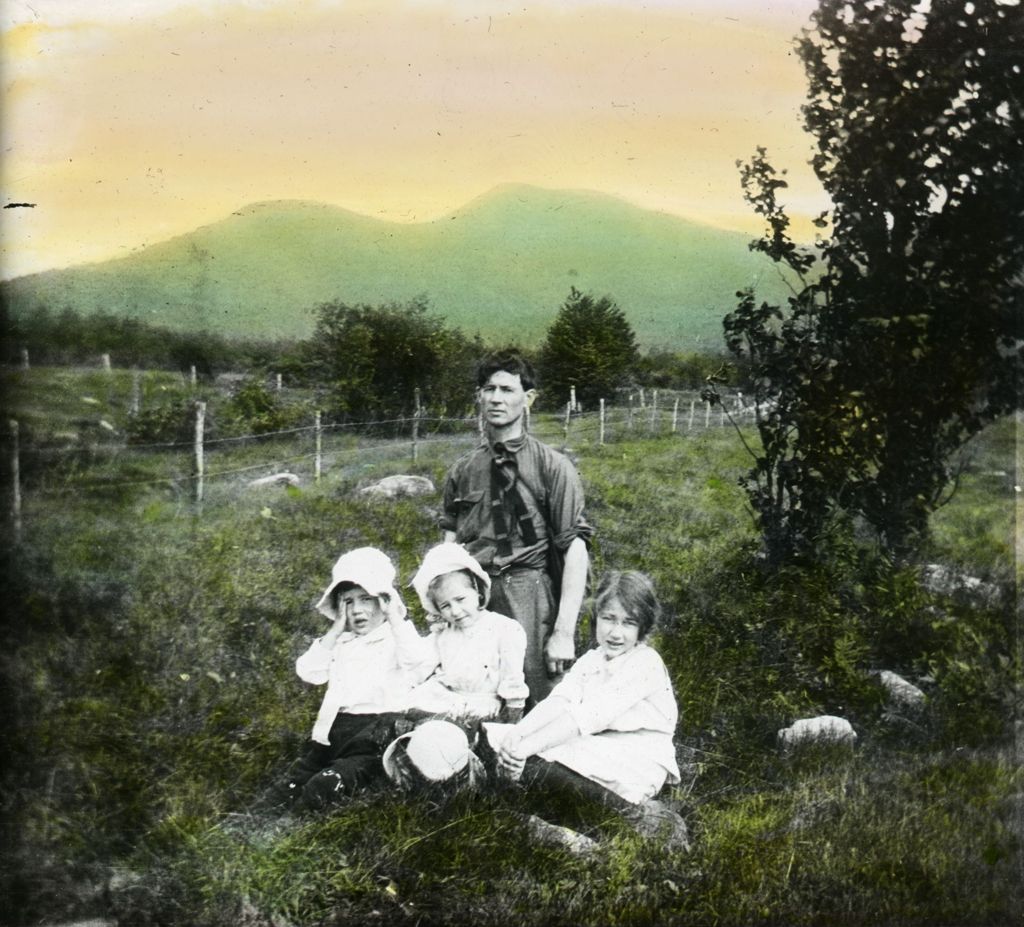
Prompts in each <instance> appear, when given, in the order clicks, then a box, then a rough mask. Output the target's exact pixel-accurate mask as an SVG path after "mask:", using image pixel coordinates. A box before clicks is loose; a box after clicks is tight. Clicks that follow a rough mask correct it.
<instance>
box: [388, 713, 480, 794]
mask: <svg viewBox="0 0 1024 927" xmlns="http://www.w3.org/2000/svg"><path fill="white" fill-rule="evenodd" d="M402 743H404V744H405V754H406V756H407V757H408V758H409V761H410V762H411V763H412V764H413V766H415V767H416V769H417V770H419V772H420V774H421V775H422V776H423V778H424V779H426V780H427V781H428V782H447V781H448V780H449V779H451V778H452V776H456V775H458V774H459V773H460V772H462V771H463V770H464V769H466V767H467V766H468V767H469V782H470V785H473V784H475V783H476V782H477V781H478V780H479V779H480V778H481V776H482V775H483V764H482V763H481V762H480V760H479V758H478V757H477V756H476V754H475V753H473V751H472V750H470V749H469V739H468V738H467V737H466V732H465V731H463V730H462V728H461V727H459V726H458V725H456V724H452V723H451V721H440V720H434V721H424V722H423V723H422V724H421V725H420V726H419V727H417V728H416V729H415V730H413V731H410V732H409V733H408V734H402V735H401V736H400V737H397V738H396V739H395V740H393V741H392V742H391V743H390V744H389V745H388V748H387V750H385V751H384V756H383V757H382V759H381V762H382V763H383V764H384V772H386V773H387V775H388V778H389V779H391V781H392V782H395V783H398V784H399V785H402V784H404V778H405V777H404V776H403V774H402V771H401V770H400V769H399V768H398V765H397V763H396V762H395V751H396V750H397V749H398V747H399V745H400V744H402Z"/></svg>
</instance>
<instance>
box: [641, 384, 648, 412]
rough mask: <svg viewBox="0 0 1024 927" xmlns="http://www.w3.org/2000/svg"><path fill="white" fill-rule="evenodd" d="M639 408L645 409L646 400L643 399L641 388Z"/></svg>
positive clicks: (642, 389)
mask: <svg viewBox="0 0 1024 927" xmlns="http://www.w3.org/2000/svg"><path fill="white" fill-rule="evenodd" d="M640 408H641V409H646V408H647V400H646V399H645V398H644V388H643V387H642V386H641V387H640Z"/></svg>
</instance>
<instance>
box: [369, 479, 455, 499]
mask: <svg viewBox="0 0 1024 927" xmlns="http://www.w3.org/2000/svg"><path fill="white" fill-rule="evenodd" d="M435 492H437V489H436V488H435V487H434V484H433V483H432V482H431V481H430V480H428V479H427V478H426V477H425V476H410V475H398V476H386V477H384V479H382V480H378V481H377V482H376V483H373V484H372V485H370V486H364V487H363V488H362V489H360V490H359V495H361V496H371V497H374V498H377V499H405V498H409V497H412V496H429V495H431V494H433V493H435Z"/></svg>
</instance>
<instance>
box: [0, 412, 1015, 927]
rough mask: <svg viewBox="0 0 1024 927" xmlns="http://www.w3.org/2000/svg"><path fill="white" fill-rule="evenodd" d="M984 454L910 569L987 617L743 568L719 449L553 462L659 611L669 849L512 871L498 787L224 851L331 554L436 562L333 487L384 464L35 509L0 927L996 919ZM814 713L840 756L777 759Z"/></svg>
mask: <svg viewBox="0 0 1024 927" xmlns="http://www.w3.org/2000/svg"><path fill="white" fill-rule="evenodd" d="M1012 440H1013V423H1012V422H1006V423H1001V424H1000V425H999V426H997V427H996V428H994V429H991V430H990V432H989V433H988V434H986V436H985V437H984V439H983V440H982V441H981V442H979V445H978V451H977V455H978V456H977V457H976V459H975V461H974V463H973V464H972V467H971V470H970V471H969V472H968V473H966V474H965V476H964V479H963V486H962V489H961V492H960V494H959V495H958V497H957V498H955V499H954V501H953V502H952V503H951V504H950V505H949V506H948V507H947V509H945V510H944V511H943V512H942V513H940V516H939V518H937V520H936V533H935V542H934V545H935V546H934V550H933V551H932V553H933V555H934V557H935V558H936V559H941V560H942V561H944V562H947V563H951V564H955V565H958V566H961V567H966V568H969V569H970V570H971V571H972V572H974V573H975V574H976V575H978V576H981V577H982V578H984V579H985V580H987V581H989V582H990V583H991V585H992V590H991V594H990V595H989V596H988V597H987V598H984V599H979V598H972V597H970V596H968V595H966V594H962V593H956V592H954V593H953V594H951V595H945V596H943V595H938V594H935V593H932V592H929V591H928V590H927V589H925V588H924V587H923V586H922V585H921V583H920V582H919V579H918V575H917V573H916V571H913V570H910V569H899V568H896V567H895V566H893V565H890V564H886V563H884V562H881V561H879V560H878V559H877V558H876V557H874V556H873V555H872V554H871V553H870V550H869V549H868V548H865V547H864V546H862V545H859V544H857V543H855V542H854V541H852V540H851V539H850V536H849V535H845V536H840V537H837V538H835V539H834V540H833V541H831V542H830V547H829V550H830V556H829V557H828V558H826V559H825V561H824V562H823V564H822V565H821V566H819V567H818V568H816V569H815V570H808V571H800V572H795V571H794V572H790V573H784V574H781V575H769V574H765V573H764V572H763V571H762V570H761V569H760V567H759V565H758V561H757V558H756V556H755V553H756V539H755V536H754V533H753V530H752V527H751V523H750V519H749V516H748V515H747V513H746V512H745V509H744V500H743V497H742V494H741V492H740V490H739V489H738V488H737V486H736V477H737V476H738V475H739V473H740V472H741V471H742V470H743V469H744V468H745V467H746V466H747V461H746V459H745V458H744V457H743V456H742V454H741V452H740V451H739V449H738V448H737V446H736V444H735V442H734V441H733V440H732V438H731V437H730V436H729V435H728V434H727V433H725V432H709V433H707V434H702V435H700V436H699V437H696V438H684V437H681V436H679V437H675V438H664V439H659V440H643V441H635V442H629V441H624V442H622V443H619V444H614V445H609V446H607V447H605V448H594V447H590V446H586V447H579V448H577V450H578V451H579V453H580V461H579V466H580V469H581V472H582V474H583V477H584V479H585V481H586V484H587V489H588V499H589V503H590V505H589V508H590V514H591V516H592V518H593V520H594V521H595V522H596V524H597V526H598V529H599V534H598V538H597V542H596V544H595V549H594V561H595V567H596V570H598V571H599V570H601V569H604V568H607V567H613V566H614V567H636V568H640V569H644V570H647V571H649V572H651V573H652V574H653V575H654V577H655V579H656V581H657V582H658V585H659V588H660V589H661V591H662V593H663V595H664V598H665V600H666V601H667V603H668V604H669V606H670V609H669V611H670V618H669V620H667V621H666V623H665V625H664V627H663V628H662V629H661V630H660V631H659V634H658V639H657V643H658V646H659V647H660V649H661V650H662V652H663V653H664V655H665V658H666V662H667V664H668V666H669V668H670V671H671V672H672V674H673V679H674V683H675V686H676V691H677V695H678V698H679V702H680V707H681V711H682V720H681V724H680V731H679V738H678V740H679V742H680V745H681V746H680V759H681V761H682V765H683V767H684V770H685V774H684V777H683V782H682V783H681V784H680V786H679V787H678V788H676V789H675V790H673V791H672V794H671V795H669V796H668V797H669V800H670V801H672V802H673V803H674V804H675V805H676V806H677V807H679V808H680V809H681V810H682V811H683V813H684V814H685V816H686V818H687V820H688V822H689V824H690V826H691V829H692V831H693V836H694V849H693V851H692V852H691V853H689V854H670V853H665V852H663V851H661V850H660V849H659V848H658V846H657V845H656V844H653V843H650V842H645V841H642V840H640V839H639V838H637V837H636V836H634V835H633V834H631V833H630V832H628V831H627V830H626V829H625V828H624V827H623V826H622V825H621V824H620V823H619V822H617V821H616V820H595V822H594V823H595V833H596V834H598V835H599V836H600V837H601V844H602V846H601V849H600V850H599V851H598V853H597V854H595V855H594V856H593V857H591V858H585V859H579V858H573V857H571V856H569V855H567V854H566V853H565V852H564V851H561V850H557V849H551V848H545V847H541V846H538V845H536V844H533V843H531V842H530V841H529V839H528V838H527V837H526V835H525V832H524V829H523V825H522V823H521V820H520V818H519V817H517V815H516V812H518V811H520V810H522V808H523V803H522V799H521V797H520V796H518V795H517V794H516V793H515V792H514V791H513V792H511V793H509V794H502V795H485V796H481V797H478V798H476V799H471V798H469V797H460V798H458V799H456V800H455V801H453V802H451V803H449V804H447V805H444V806H436V805H433V804H430V803H428V802H426V801H422V800H413V801H406V800H403V799H400V798H399V797H397V796H393V795H388V794H384V795H372V796H369V795H368V796H362V797H359V798H356V799H355V800H353V801H352V802H351V804H349V805H347V806H345V807H344V808H343V809H341V810H340V811H339V812H338V813H336V814H333V815H327V816H323V817H320V818H311V819H306V820H303V821H300V822H299V824H298V825H297V826H296V827H295V828H294V829H291V830H287V829H282V830H280V831H278V832H274V831H272V830H271V831H268V832H266V833H264V834H263V835H249V836H245V835H244V834H243V833H237V832H232V831H231V830H230V829H229V828H225V827H223V826H222V825H223V823H224V821H225V815H226V814H227V813H229V812H232V811H237V810H240V809H243V808H244V807H245V806H246V805H247V804H248V802H249V801H250V800H251V799H252V798H253V796H254V795H256V794H258V792H259V791H260V790H261V788H262V787H263V786H264V785H265V784H266V783H267V782H268V781H269V780H270V778H271V776H272V775H273V774H274V773H275V772H276V771H278V770H280V769H281V768H282V767H283V765H285V764H286V763H287V762H288V761H289V760H290V759H291V758H292V756H293V755H294V754H295V752H296V751H297V749H298V747H299V745H300V743H301V741H302V740H303V739H304V738H305V737H306V736H307V735H308V731H309V728H310V726H311V724H312V720H313V716H314V714H315V710H316V706H317V704H318V700H319V696H320V694H321V693H320V692H318V691H316V690H314V689H313V688H312V687H306V686H303V684H302V683H301V682H300V681H299V680H298V679H297V677H295V675H294V672H293V668H292V664H293V660H294V657H295V656H296V655H297V654H298V653H299V652H301V650H302V649H303V648H304V647H305V645H306V643H307V642H308V640H309V639H310V638H311V637H312V636H314V635H316V634H318V633H320V631H322V629H323V624H322V619H321V618H320V617H319V616H318V615H317V614H316V613H315V612H314V611H313V609H312V607H311V606H312V603H313V602H314V601H315V600H316V598H317V596H318V594H319V592H320V591H321V587H322V584H323V582H324V580H325V577H326V576H327V575H328V574H329V570H330V565H331V563H332V562H333V561H334V559H335V558H336V556H337V555H338V553H339V552H340V551H342V550H344V549H346V548H349V547H353V546H356V545H360V544H374V545H376V546H379V547H381V548H383V549H384V550H386V551H388V552H389V553H390V554H391V555H392V556H393V557H394V559H395V561H396V563H397V564H398V565H399V568H400V572H401V574H402V576H403V577H408V576H411V575H412V573H413V571H414V570H415V567H416V566H417V563H418V559H419V558H420V556H421V555H422V553H423V551H424V550H425V549H426V548H427V547H428V546H429V545H430V544H431V543H433V542H434V541H435V540H436V537H437V532H436V528H435V523H434V515H435V512H434V509H435V508H436V505H437V499H436V497H435V498H431V497H428V498H426V499H425V500H423V501H413V500H405V501H400V502H396V503H382V502H375V501H372V500H369V499H367V498H365V497H360V496H358V495H356V494H355V493H354V492H353V490H354V488H355V486H356V485H357V483H358V482H359V481H361V480H363V479H365V478H367V477H368V476H369V475H384V474H385V473H386V472H396V471H398V470H402V471H406V472H408V470H409V467H408V459H407V458H404V459H395V458H394V457H389V456H388V455H387V454H385V453H383V452H381V454H380V455H371V456H370V457H367V458H364V459H363V460H362V461H361V462H360V464H359V465H358V467H355V465H353V466H354V468H353V469H345V468H338V469H337V470H336V471H332V473H331V474H330V475H329V477H328V478H326V479H325V480H324V482H323V483H321V484H320V485H319V486H317V487H313V488H305V489H300V490H289V491H284V490H279V489H278V490H271V491H270V494H267V493H264V494H257V493H253V492H245V491H243V488H242V487H241V485H236V484H229V483H224V484H221V485H218V486H217V487H215V488H214V489H213V490H212V491H211V493H210V494H209V496H208V498H207V500H206V502H205V503H204V507H203V511H202V515H201V517H200V516H197V515H196V514H195V513H194V512H193V509H192V507H191V506H190V505H187V504H185V503H183V502H182V500H181V499H180V498H178V497H177V496H176V495H175V493H174V491H173V490H172V489H170V488H168V487H156V488H154V487H149V486H138V487H127V488H126V487H121V488H118V489H116V490H115V489H110V490H107V491H98V492H96V491H94V492H90V493H75V494H72V495H70V496H68V495H45V494H39V495H36V496H30V497H29V498H28V499H27V502H26V505H27V510H26V534H25V542H24V544H23V545H22V546H21V547H20V548H19V549H18V550H7V551H6V552H5V557H6V562H5V564H4V572H5V575H6V576H7V577H8V591H7V599H8V604H9V610H10V611H12V612H13V613H14V614H15V615H16V616H17V620H16V621H15V622H14V623H13V625H12V628H11V631H10V636H9V645H8V647H7V648H6V649H5V651H4V653H3V655H2V657H0V659H2V661H3V670H4V673H3V676H4V685H5V691H4V696H5V699H6V704H7V706H8V711H7V718H8V722H7V726H6V727H5V729H4V732H3V747H4V751H5V754H6V756H7V758H8V760H9V762H8V768H7V772H6V773H5V774H4V780H3V782H4V786H5V789H4V794H5V796H6V798H5V805H4V826H5V831H6V833H5V837H6V838H7V839H6V841H5V842H6V845H7V847H8V863H7V865H6V866H5V873H4V877H3V878H4V882H3V885H2V886H0V897H2V899H3V900H2V905H3V917H4V920H5V921H7V922H10V923H31V922H33V921H34V920H37V919H39V918H43V917H52V918H56V917H62V916H66V917H71V916H80V915H85V914H89V913H113V914H115V915H117V916H118V917H119V918H120V921H121V922H122V923H131V924H133V925H134V924H139V925H142V924H199V925H202V924H209V925H214V924H238V923H242V922H248V923H253V924H257V923H270V922H272V921H271V918H277V920H276V921H273V922H274V923H277V924H281V923H291V924H296V925H300V924H343V923H360V924H361V923H368V922H377V923H393V924H405V923H408V924H417V923H418V924H463V923H465V924H485V925H486V924H494V925H502V924H524V925H547V924H566V925H569V924H593V925H604V924H694V925H703V924H749V923H765V924H780V925H781V924H863V925H878V924H921V925H924V924H958V925H959V924H993V925H994V924H1005V923H1011V922H1014V919H1015V918H1017V916H1018V912H1019V911H1020V910H1022V909H1024V897H1022V895H1021V889H1020V879H1019V875H1020V860H1021V855H1020V852H1021V851H1020V840H1021V836H1022V835H1021V829H1020V814H1021V806H1020V799H1019V795H1020V793H1021V792H1022V791H1024V783H1022V782H1021V778H1020V775H1021V774H1020V771H1019V770H1020V760H1021V758H1020V757H1019V756H1015V755H1014V754H1013V752H1012V746H1011V739H1010V734H1011V733H1012V732H1011V730H1010V724H1011V722H1012V720H1013V719H1014V718H1015V717H1016V716H1017V710H1018V707H1019V704H1018V703H1017V702H1016V701H1015V698H1016V697H1017V696H1018V694H1019V690H1016V689H1015V688H1014V686H1015V685H1016V684H1017V683H1019V666H1020V652H1019V648H1020V644H1019V641H1018V639H1017V637H1016V635H1015V628H1014V617H1015V614H1014V613H1015V608H1014V606H1015V598H1014V588H1013V579H1014V575H1013V568H1012V531H1013V521H1012V508H1013V504H1012V503H1011V502H1010V500H1011V499H1012V498H1013V491H1012V487H1010V486H1008V485H1003V484H1000V483H998V479H999V478H997V477H993V476H991V475H990V474H991V473H992V472H996V471H1000V470H1005V469H1006V464H1005V458H1004V456H1003V455H1004V454H1005V451H1006V448H1007V447H1008V446H1009V445H1010V444H1011V443H1012ZM432 447H433V448H434V449H433V450H431V451H430V452H429V453H425V455H424V456H423V457H422V458H421V461H420V463H419V465H418V467H417V472H421V473H423V474H425V475H428V476H431V477H432V478H434V479H435V480H439V479H440V477H441V475H442V474H443V472H444V469H445V466H446V464H447V463H449V462H450V461H451V459H452V458H453V456H454V455H455V454H456V453H457V452H458V451H457V450H455V446H454V445H453V446H452V447H451V448H447V447H440V446H432ZM982 528H983V529H984V530H981V529H982ZM408 599H409V602H408V604H409V605H410V608H411V610H412V612H413V615H414V618H415V619H416V620H419V621H422V615H420V614H419V611H418V605H417V603H416V602H415V601H414V599H415V597H414V596H409V597H408ZM878 669H893V670H896V671H899V672H901V673H903V674H905V675H907V676H908V678H911V679H913V680H914V681H915V682H917V683H918V684H919V685H920V686H922V688H924V689H925V691H926V693H927V694H928V697H929V703H928V705H927V706H926V707H925V709H924V710H923V711H922V712H919V713H914V712H900V711H894V710H893V709H892V708H891V706H887V705H886V704H885V702H884V698H883V693H882V691H881V689H880V687H879V685H878V683H877V678H876V677H875V676H872V675H871V672H872V671H873V670H878ZM821 711H831V712H835V713H839V714H843V715H844V716H846V717H848V718H849V719H850V720H851V721H852V722H853V724H854V726H855V728H856V729H857V731H858V733H859V735H860V737H859V740H858V745H857V746H856V747H855V748H853V749H839V748H836V749H819V750H813V751H808V752H802V753H798V754H794V755H791V756H783V755H780V754H779V752H778V751H777V750H776V748H775V745H774V734H775V731H776V729H777V728H779V727H782V726H784V725H785V724H788V723H790V722H791V721H792V720H794V718H796V717H799V716H802V715H805V714H810V713H818V712H821ZM112 873H113V874H114V875H115V876H116V878H115V879H114V881H113V883H111V882H110V879H111V875H112Z"/></svg>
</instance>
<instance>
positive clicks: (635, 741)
mask: <svg viewBox="0 0 1024 927" xmlns="http://www.w3.org/2000/svg"><path fill="white" fill-rule="evenodd" d="M659 611H660V608H659V604H658V599H657V596H656V594H655V591H654V586H653V584H652V583H651V581H650V579H649V578H648V577H647V576H645V575H644V574H642V573H636V572H622V573H620V572H612V573H609V574H607V575H606V576H605V577H604V579H603V580H602V582H601V583H600V585H599V587H598V590H597V595H596V597H595V609H594V613H595V629H594V630H595V634H596V637H597V647H596V648H594V649H593V650H590V651H588V652H587V653H585V654H584V655H583V656H582V657H580V659H579V660H577V661H576V663H575V664H574V665H573V666H572V668H571V669H570V670H569V671H568V673H567V674H566V676H565V678H564V679H563V680H562V682H561V683H559V684H558V685H557V686H556V687H555V688H554V690H552V692H551V694H550V695H549V696H548V697H547V698H546V699H544V700H543V701H541V702H540V703H538V704H537V706H536V707H535V708H534V709H533V710H532V711H531V712H530V713H529V714H527V715H526V717H524V718H523V719H522V720H521V721H519V722H518V723H517V724H515V725H506V724H485V725H484V732H485V737H482V738H481V740H482V741H484V742H483V743H482V744H481V748H480V752H481V754H482V756H483V757H484V760H485V762H486V763H487V764H488V765H489V766H490V767H491V769H492V770H494V771H495V772H496V773H497V775H498V776H499V777H502V778H505V779H508V780H512V781H520V782H522V784H523V785H525V786H526V787H527V788H528V789H529V790H531V791H533V790H540V792H538V793H537V797H538V798H539V797H541V794H540V793H544V797H545V798H547V799H549V801H548V805H550V806H552V807H554V809H555V813H556V814H557V815H558V816H561V817H563V818H564V817H565V816H566V814H567V813H568V814H569V815H575V816H576V819H577V820H578V818H579V814H580V811H581V809H582V808H583V806H585V805H587V804H591V805H592V804H595V803H596V804H597V805H599V806H602V807H605V808H612V809H614V810H616V811H618V812H619V813H620V814H622V815H623V816H624V817H625V818H626V819H627V820H628V821H629V822H630V823H631V824H633V825H634V826H635V827H636V828H637V829H638V830H640V831H641V832H642V833H645V834H648V835H651V836H653V835H658V834H661V835H662V836H667V837H668V840H669V842H670V844H671V845H672V846H674V847H676V848H684V847H685V846H686V845H687V837H686V825H685V823H684V822H683V820H682V818H680V817H679V816H678V815H675V814H674V812H672V811H670V810H669V809H668V808H666V807H664V806H662V805H660V804H659V803H657V802H653V801H652V799H653V798H654V796H655V795H656V794H657V793H658V792H659V791H660V790H661V788H662V787H663V786H664V784H665V783H666V782H678V781H679V768H678V766H677V764H676V756H675V748H674V747H673V744H672V735H673V733H674V731H675V727H676V721H677V718H678V709H677V706H676V700H675V696H674V695H673V692H672V684H671V681H670V680H669V676H668V672H667V670H666V669H665V664H664V663H663V662H662V659H661V657H660V656H659V655H658V653H657V651H655V650H654V649H653V648H652V647H650V646H649V645H648V644H647V643H646V638H647V636H648V635H649V634H650V632H651V629H652V628H653V627H654V624H655V621H656V620H657V616H658V613H659ZM550 813H551V812H550V811H549V812H548V814H550ZM559 823H568V821H560V822H559ZM574 823H575V821H574ZM663 830H667V834H662V833H661V832H662V831H663Z"/></svg>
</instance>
